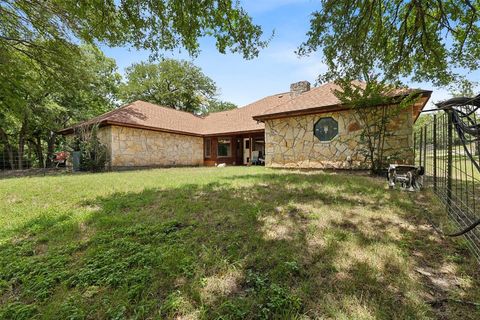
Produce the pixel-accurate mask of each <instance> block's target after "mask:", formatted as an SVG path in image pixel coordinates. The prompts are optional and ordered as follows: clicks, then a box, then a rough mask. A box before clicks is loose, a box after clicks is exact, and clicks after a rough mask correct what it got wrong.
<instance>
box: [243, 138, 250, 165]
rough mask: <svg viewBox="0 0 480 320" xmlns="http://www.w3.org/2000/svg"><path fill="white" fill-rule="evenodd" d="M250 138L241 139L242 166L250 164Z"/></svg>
mask: <svg viewBox="0 0 480 320" xmlns="http://www.w3.org/2000/svg"><path fill="white" fill-rule="evenodd" d="M250 147H251V146H250V138H244V139H243V164H248V163H249V162H250Z"/></svg>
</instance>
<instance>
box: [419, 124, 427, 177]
mask: <svg viewBox="0 0 480 320" xmlns="http://www.w3.org/2000/svg"><path fill="white" fill-rule="evenodd" d="M423 129H424V130H423V131H425V133H424V134H423V140H424V141H423V168H424V169H425V170H427V136H428V131H427V129H428V127H427V125H425V127H423ZM420 165H421V164H420Z"/></svg>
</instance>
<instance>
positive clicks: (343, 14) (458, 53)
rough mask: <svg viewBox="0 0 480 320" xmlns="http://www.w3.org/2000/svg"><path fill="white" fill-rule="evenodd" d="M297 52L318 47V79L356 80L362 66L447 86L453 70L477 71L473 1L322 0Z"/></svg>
mask: <svg viewBox="0 0 480 320" xmlns="http://www.w3.org/2000/svg"><path fill="white" fill-rule="evenodd" d="M320 6H321V9H320V10H319V11H316V12H314V13H313V15H312V18H311V21H310V31H309V32H308V33H307V40H306V41H305V42H304V43H303V44H302V45H301V46H300V47H299V50H298V53H299V54H300V55H308V54H309V53H311V52H313V51H316V50H319V49H321V50H322V51H323V54H324V59H325V63H326V64H327V66H328V72H327V73H326V74H325V75H323V76H322V77H321V80H329V79H336V78H348V79H354V78H359V77H360V76H361V73H362V72H363V70H365V67H369V68H370V70H380V71H382V72H383V75H384V77H385V79H389V80H397V79H398V78H399V77H407V78H411V79H412V80H414V81H432V82H433V83H434V84H435V85H448V84H450V83H452V82H453V81H456V80H458V79H459V78H461V77H460V76H459V75H458V74H457V70H458V68H463V69H466V70H478V69H479V66H480V50H478V41H479V40H480V26H479V24H478V22H479V10H480V2H479V1H478V0H475V1H470V0H437V1H418V0H407V1H393V0H373V1H372V0H343V1H338V0H322V1H321V5H320Z"/></svg>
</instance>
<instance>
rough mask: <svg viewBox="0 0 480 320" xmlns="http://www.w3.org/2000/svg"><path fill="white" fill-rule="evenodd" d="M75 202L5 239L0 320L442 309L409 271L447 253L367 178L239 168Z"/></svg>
mask: <svg viewBox="0 0 480 320" xmlns="http://www.w3.org/2000/svg"><path fill="white" fill-rule="evenodd" d="M233 182H235V183H238V184H235V185H234V183H233ZM83 205H84V206H89V207H91V208H95V210H93V211H92V213H91V215H90V217H89V218H88V219H87V220H86V221H82V222H81V223H79V222H77V221H75V220H73V219H72V220H71V221H70V224H69V221H68V218H66V217H63V216H62V217H60V218H58V219H57V220H55V219H51V218H48V217H46V218H44V219H43V218H41V219H37V220H36V221H31V222H29V223H28V225H25V226H24V228H23V230H19V233H28V234H30V236H29V237H25V238H24V239H17V240H16V241H14V242H10V243H7V244H5V245H3V246H1V247H0V256H1V258H0V274H1V276H0V290H1V291H0V293H1V295H0V316H1V317H4V318H20V317H25V318H28V317H30V316H35V315H37V316H41V317H44V318H65V317H67V316H70V317H71V316H72V315H75V316H77V317H78V318H112V317H118V318H122V317H127V318H149V317H160V318H161V317H166V318H175V317H181V316H183V317H191V318H205V319H211V318H222V319H230V318H231V319H234V318H235V319H257V318H286V319H290V318H294V317H300V316H301V315H306V316H310V317H312V318H316V317H333V318H338V317H349V318H360V317H374V318H384V319H391V318H402V319H403V318H422V317H431V316H438V313H435V312H436V311H435V310H432V308H431V307H430V306H429V305H427V304H426V303H425V300H426V299H427V298H428V294H430V295H432V294H431V293H429V292H433V297H435V293H436V292H440V293H441V292H444V291H445V288H444V287H443V286H442V284H441V283H440V284H439V283H436V282H431V281H430V282H428V285H429V287H425V286H423V285H422V284H420V283H419V281H420V280H422V279H421V275H418V274H417V273H416V272H415V271H414V269H415V268H418V267H419V266H421V267H423V266H425V265H428V267H429V268H432V269H440V268H442V267H444V266H445V265H450V264H451V263H452V261H451V258H450V256H449V254H450V253H451V252H452V251H454V250H455V249H452V245H451V244H446V243H445V242H444V241H443V240H442V239H440V238H438V237H435V236H432V230H431V229H428V228H425V227H424V222H423V221H422V219H421V218H420V217H419V216H418V213H417V212H416V211H415V209H414V207H413V205H412V202H411V201H409V200H408V197H405V194H402V193H397V192H393V193H387V192H386V191H385V190H383V189H382V184H381V183H379V182H378V181H375V180H373V179H370V178H365V177H355V176H343V175H318V174H297V173H281V174H259V175H244V176H236V177H233V178H232V179H226V178H225V179H223V180H220V181H218V182H216V183H210V184H207V185H196V184H189V185H182V186H180V187H178V188H175V189H163V190H162V189H148V190H144V191H143V192H141V193H117V194H113V195H111V196H109V197H107V198H98V199H96V200H95V201H89V202H85V203H83ZM59 231H62V232H60V236H59V235H58V234H59ZM447 252H448V253H447ZM425 283H426V282H425ZM455 311H456V310H455ZM442 312H446V311H444V310H442ZM462 314H463V313H462ZM465 314H471V315H474V313H473V312H472V310H469V309H468V308H467V309H466V311H465ZM476 315H478V310H477V314H476Z"/></svg>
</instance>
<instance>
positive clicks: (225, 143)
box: [217, 138, 232, 157]
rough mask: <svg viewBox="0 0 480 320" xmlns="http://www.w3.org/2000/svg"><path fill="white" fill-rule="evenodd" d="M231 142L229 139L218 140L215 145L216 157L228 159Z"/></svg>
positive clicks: (230, 151)
mask: <svg viewBox="0 0 480 320" xmlns="http://www.w3.org/2000/svg"><path fill="white" fill-rule="evenodd" d="M231 153H232V150H231V140H230V138H219V139H218V143H217V156H218V157H230V155H231Z"/></svg>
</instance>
